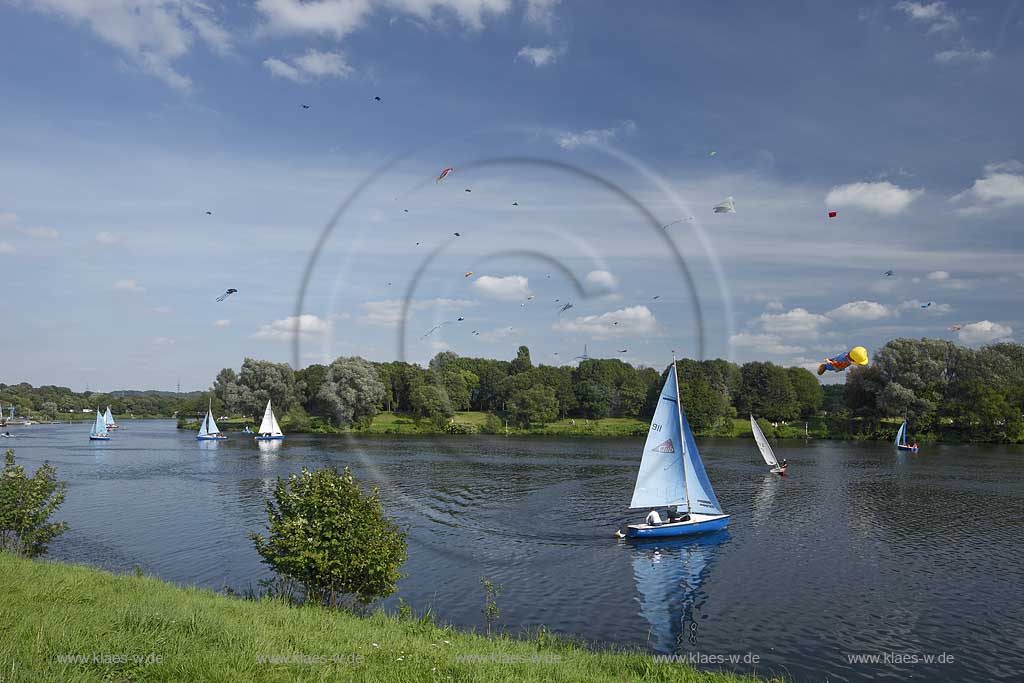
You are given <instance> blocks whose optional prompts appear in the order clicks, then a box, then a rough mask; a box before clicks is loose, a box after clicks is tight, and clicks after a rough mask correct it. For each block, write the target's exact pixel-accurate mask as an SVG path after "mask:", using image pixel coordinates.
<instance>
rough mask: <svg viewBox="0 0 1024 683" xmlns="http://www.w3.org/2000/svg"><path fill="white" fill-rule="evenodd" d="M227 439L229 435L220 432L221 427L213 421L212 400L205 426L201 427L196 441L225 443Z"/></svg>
mask: <svg viewBox="0 0 1024 683" xmlns="http://www.w3.org/2000/svg"><path fill="white" fill-rule="evenodd" d="M227 438H228V437H227V435H226V434H223V433H222V432H221V431H220V427H218V426H217V423H216V422H215V421H214V419H213V399H210V407H209V408H207V409H206V417H204V418H203V424H201V425H200V426H199V433H198V434H196V441H223V440H225V439H227Z"/></svg>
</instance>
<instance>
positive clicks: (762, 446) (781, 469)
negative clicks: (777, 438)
mask: <svg viewBox="0 0 1024 683" xmlns="http://www.w3.org/2000/svg"><path fill="white" fill-rule="evenodd" d="M750 429H751V431H753V432H754V441H756V442H757V448H758V450H760V451H761V457H762V458H764V461H765V463H766V464H767V465H768V466H769V467H771V468H772V474H778V475H780V476H783V477H784V476H786V467H787V465H786V464H782V465H780V464H779V461H778V459H777V458H776V457H775V452H774V451H772V445H771V444H770V443H768V439H766V438H765V436H764V432H762V431H761V427H760V426H759V425H758V424H757V420H755V419H754V416H753V415H751V416H750ZM783 463H785V461H783Z"/></svg>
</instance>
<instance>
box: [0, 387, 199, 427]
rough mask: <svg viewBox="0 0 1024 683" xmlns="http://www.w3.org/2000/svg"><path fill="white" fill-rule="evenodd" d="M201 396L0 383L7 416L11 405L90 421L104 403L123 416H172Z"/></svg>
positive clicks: (26, 412) (31, 413)
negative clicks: (76, 389) (77, 389)
mask: <svg viewBox="0 0 1024 683" xmlns="http://www.w3.org/2000/svg"><path fill="white" fill-rule="evenodd" d="M200 396H202V394H201V393H199V392H189V393H180V394H178V393H175V392H173V391H131V390H123V391H113V392H110V393H102V392H94V391H83V392H75V391H72V390H71V389H69V388H67V387H58V386H53V385H44V386H41V387H33V386H32V385H31V384H29V383H27V382H22V383H21V384H3V383H0V406H2V407H3V408H4V415H5V416H7V415H8V412H7V410H8V408H10V406H14V408H15V410H16V413H15V414H16V415H17V416H19V417H27V418H31V419H33V420H36V421H60V422H67V421H79V420H82V421H86V422H92V421H93V420H95V419H96V412H95V411H96V410H97V409H99V410H103V409H104V408H106V407H107V406H110V409H111V410H112V411H113V413H114V415H115V416H116V417H117V419H122V420H124V419H142V418H161V417H163V418H168V417H175V416H176V415H177V413H178V410H179V409H180V408H181V407H182V406H183V405H185V404H186V403H190V404H191V403H194V401H195V400H196V398H197V397H200Z"/></svg>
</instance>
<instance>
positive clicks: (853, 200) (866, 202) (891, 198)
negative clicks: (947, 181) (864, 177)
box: [825, 180, 924, 215]
mask: <svg viewBox="0 0 1024 683" xmlns="http://www.w3.org/2000/svg"><path fill="white" fill-rule="evenodd" d="M922 194H924V190H907V189H904V188H902V187H899V186H898V185H893V184H892V183H890V182H889V181H888V180H883V181H880V182H874V183H849V184H848V185H838V186H836V187H833V188H832V190H831V191H830V192H829V193H828V196H826V197H825V203H826V204H827V205H828V206H830V207H831V206H853V207H857V208H861V209H867V210H868V211H875V212H877V213H881V214H887V215H894V214H898V213H901V212H902V211H905V210H906V208H907V207H908V206H910V203H911V202H913V201H914V200H915V199H917V198H918V197H920V196H921V195H922Z"/></svg>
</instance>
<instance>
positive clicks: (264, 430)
mask: <svg viewBox="0 0 1024 683" xmlns="http://www.w3.org/2000/svg"><path fill="white" fill-rule="evenodd" d="M257 434H270V435H271V436H280V435H281V434H282V432H281V426H280V425H278V424H277V418H276V417H274V411H273V409H272V408H271V407H270V401H267V409H266V411H264V413H263V422H260V428H259V431H258V432H257Z"/></svg>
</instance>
